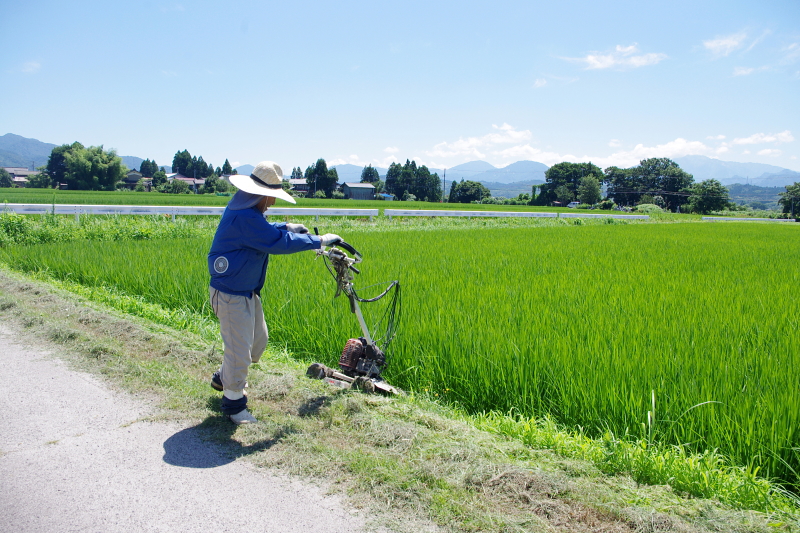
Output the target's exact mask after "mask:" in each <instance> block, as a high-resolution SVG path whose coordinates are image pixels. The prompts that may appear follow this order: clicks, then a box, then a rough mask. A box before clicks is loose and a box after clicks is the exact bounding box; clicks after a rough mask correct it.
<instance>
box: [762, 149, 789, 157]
mask: <svg viewBox="0 0 800 533" xmlns="http://www.w3.org/2000/svg"><path fill="white" fill-rule="evenodd" d="M782 153H783V152H782V151H781V150H775V149H773V148H765V149H763V150H760V151H759V152H758V155H768V156H771V157H778V156H779V155H781V154H782Z"/></svg>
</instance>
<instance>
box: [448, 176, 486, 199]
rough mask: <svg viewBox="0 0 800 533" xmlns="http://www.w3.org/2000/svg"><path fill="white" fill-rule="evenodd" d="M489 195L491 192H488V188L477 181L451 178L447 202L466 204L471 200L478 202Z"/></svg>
mask: <svg viewBox="0 0 800 533" xmlns="http://www.w3.org/2000/svg"><path fill="white" fill-rule="evenodd" d="M491 196H492V193H490V192H489V189H487V188H486V186H484V185H483V184H482V183H478V182H477V181H464V180H463V179H462V180H461V181H460V182H456V181H455V180H453V183H452V185H451V186H450V198H449V199H448V202H449V203H461V204H468V203H471V202H480V201H482V200H485V199H486V198H489V197H491Z"/></svg>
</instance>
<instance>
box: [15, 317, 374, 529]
mask: <svg viewBox="0 0 800 533" xmlns="http://www.w3.org/2000/svg"><path fill="white" fill-rule="evenodd" d="M0 368H2V369H3V372H2V374H3V376H4V378H5V379H4V384H3V385H4V386H3V387H2V388H0V405H2V406H3V409H2V410H0V428H2V429H0V516H2V527H0V529H2V530H3V531H15V532H29V531H30V532H32V531H37V532H39V531H64V532H68V531H81V532H94V531H97V532H101V531H102V532H117V531H119V532H125V533H131V532H134V531H170V532H173V531H235V532H237V533H242V532H248V533H253V532H258V531H265V532H293V531H298V532H299V531H303V532H308V531H314V532H322V533H326V532H341V531H360V530H363V529H362V528H361V527H360V525H361V524H362V523H363V517H355V516H353V515H351V514H349V513H348V512H345V511H344V510H342V503H341V501H340V499H339V498H337V497H333V496H326V495H324V492H323V491H322V490H321V489H320V488H318V487H316V486H314V485H312V484H310V483H309V482H306V481H298V480H295V479H290V478H288V477H281V476H276V475H270V474H265V473H264V472H261V471H257V470H256V469H255V468H253V467H251V466H249V465H248V464H247V463H244V462H241V461H234V460H232V459H230V458H229V457H227V456H225V455H224V454H223V453H221V451H220V450H218V449H215V447H214V446H213V445H211V444H209V443H207V442H204V441H202V440H201V439H200V438H199V435H198V432H197V430H195V429H193V428H191V427H187V426H182V425H179V424H175V423H160V422H159V423H154V422H143V421H141V419H142V418H143V417H146V416H148V415H150V414H152V413H153V412H154V408H153V407H151V406H149V405H147V404H146V403H145V402H142V401H140V400H138V399H136V398H132V397H130V396H128V395H125V394H123V393H120V392H116V391H112V390H111V389H110V388H108V387H107V386H105V385H104V383H103V382H102V381H100V380H98V379H97V378H95V377H93V376H91V375H89V374H85V373H80V372H75V371H71V370H69V369H68V368H67V366H66V365H65V363H64V362H62V361H61V360H59V359H57V358H55V357H53V354H52V353H50V352H47V351H43V350H42V349H40V348H36V347H33V346H26V345H25V344H24V343H23V342H22V338H21V334H20V333H19V332H17V331H16V330H14V329H12V328H11V327H10V326H8V325H2V324H0Z"/></svg>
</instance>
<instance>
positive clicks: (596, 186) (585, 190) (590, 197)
mask: <svg viewBox="0 0 800 533" xmlns="http://www.w3.org/2000/svg"><path fill="white" fill-rule="evenodd" d="M601 198H602V194H601V193H600V181H599V180H598V179H597V178H596V177H594V175H593V174H592V175H589V176H584V177H582V178H581V182H580V185H578V201H579V202H580V203H582V204H589V205H594V204H596V203H597V202H599V201H600V199H601Z"/></svg>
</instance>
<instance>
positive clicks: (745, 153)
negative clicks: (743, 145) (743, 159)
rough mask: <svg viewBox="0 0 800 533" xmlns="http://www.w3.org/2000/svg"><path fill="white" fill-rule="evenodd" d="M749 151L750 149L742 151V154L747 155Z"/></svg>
mask: <svg viewBox="0 0 800 533" xmlns="http://www.w3.org/2000/svg"><path fill="white" fill-rule="evenodd" d="M749 153H750V150H745V151H744V152H742V155H747V154H749Z"/></svg>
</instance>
